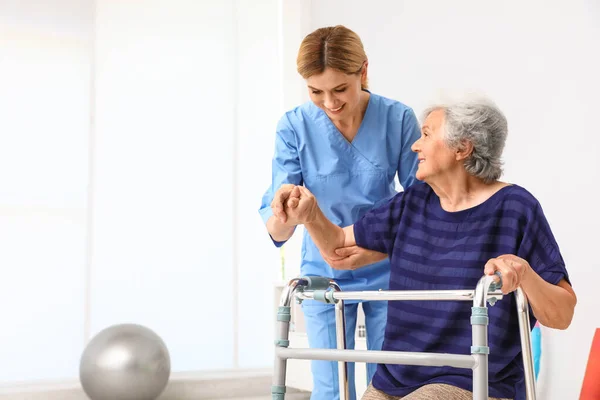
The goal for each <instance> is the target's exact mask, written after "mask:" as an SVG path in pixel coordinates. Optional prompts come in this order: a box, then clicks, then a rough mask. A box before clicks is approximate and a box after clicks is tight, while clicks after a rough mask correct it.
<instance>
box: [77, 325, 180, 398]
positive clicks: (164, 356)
mask: <svg viewBox="0 0 600 400" xmlns="http://www.w3.org/2000/svg"><path fill="white" fill-rule="evenodd" d="M170 374H171V359H170V357H169V350H168V349H167V346H166V345H165V343H164V342H163V341H162V339H161V338H160V337H159V336H158V335H157V334H156V333H154V332H153V331H152V330H150V329H148V328H146V327H144V326H141V325H136V324H121V325H114V326H111V327H108V328H106V329H104V330H103V331H101V332H99V333H98V334H97V335H96V336H95V337H94V338H93V339H92V340H91V341H90V343H89V344H88V345H87V346H86V348H85V350H84V351H83V354H82V356H81V362H80V364H79V379H80V381H81V386H83V390H84V391H85V393H86V394H87V395H88V397H89V398H90V399H91V400H155V399H156V398H157V397H158V396H159V395H160V394H161V393H162V392H163V391H164V389H165V387H166V386H167V383H168V381H169V375H170Z"/></svg>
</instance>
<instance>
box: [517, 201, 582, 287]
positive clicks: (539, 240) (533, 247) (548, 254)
mask: <svg viewBox="0 0 600 400" xmlns="http://www.w3.org/2000/svg"><path fill="white" fill-rule="evenodd" d="M517 255H518V256H519V257H521V258H523V259H525V260H527V262H529V265H531V267H532V268H533V269H534V270H535V271H536V272H537V274H538V275H540V276H541V277H542V279H544V280H545V281H546V282H549V283H552V284H557V283H558V282H560V281H561V280H562V279H563V278H564V279H566V280H567V281H568V282H569V284H570V283H571V282H570V280H569V275H568V273H567V269H566V267H565V262H564V260H563V257H562V255H561V253H560V249H559V247H558V243H557V242H556V239H555V238H554V235H553V233H552V230H551V229H550V225H549V223H548V220H547V219H546V216H545V215H544V212H543V210H542V206H541V205H540V203H538V202H537V201H536V202H535V205H534V206H533V210H532V212H531V214H530V217H529V218H528V221H527V225H526V227H525V230H524V232H523V240H522V241H521V246H520V248H519V253H518V254H517Z"/></svg>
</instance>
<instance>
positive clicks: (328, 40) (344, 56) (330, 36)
mask: <svg viewBox="0 0 600 400" xmlns="http://www.w3.org/2000/svg"><path fill="white" fill-rule="evenodd" d="M366 61H367V55H366V53H365V49H364V47H363V44H362V41H361V40H360V37H359V36H358V35H357V34H356V33H354V32H353V31H351V30H350V29H348V28H346V27H345V26H342V25H336V26H329V27H325V28H319V29H317V30H316V31H314V32H312V33H310V34H309V35H307V36H306V37H305V38H304V40H302V43H301V44H300V50H299V51H298V58H297V59H296V66H297V70H298V73H299V74H300V75H301V76H302V77H303V78H304V79H308V78H310V77H311V76H313V75H318V74H321V73H323V71H325V69H326V68H332V69H336V70H338V71H341V72H344V73H346V74H349V75H354V74H360V73H361V72H362V70H363V67H364V65H365V62H366ZM361 86H362V88H363V89H367V87H368V84H367V81H366V80H365V82H362V84H361Z"/></svg>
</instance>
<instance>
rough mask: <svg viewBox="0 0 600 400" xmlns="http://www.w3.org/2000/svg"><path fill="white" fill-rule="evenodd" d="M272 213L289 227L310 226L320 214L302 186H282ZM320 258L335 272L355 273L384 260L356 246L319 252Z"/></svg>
mask: <svg viewBox="0 0 600 400" xmlns="http://www.w3.org/2000/svg"><path fill="white" fill-rule="evenodd" d="M271 209H272V210H273V215H274V216H275V218H277V219H278V220H279V222H280V223H282V224H285V225H289V226H295V225H301V224H305V225H306V224H308V223H310V222H313V221H314V220H315V218H317V214H318V212H319V206H318V203H317V200H316V198H315V196H314V195H313V194H312V193H311V192H310V191H309V190H308V189H307V188H305V187H304V186H296V185H292V184H284V185H281V187H280V188H279V190H277V192H276V193H275V196H274V197H273V201H272V202H271ZM321 256H322V257H323V259H324V260H325V262H326V263H327V264H329V266H331V268H334V269H338V270H355V269H357V268H361V267H364V266H366V265H369V264H373V263H374V262H377V261H381V260H383V259H385V258H386V257H387V255H385V254H383V253H379V252H376V251H372V250H367V249H364V248H362V247H359V246H356V245H354V246H347V247H340V248H337V249H335V255H331V254H325V253H324V252H322V251H321Z"/></svg>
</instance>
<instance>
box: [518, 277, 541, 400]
mask: <svg viewBox="0 0 600 400" xmlns="http://www.w3.org/2000/svg"><path fill="white" fill-rule="evenodd" d="M515 298H516V300H517V313H518V316H519V332H520V334H521V353H522V354H523V369H524V373H525V391H526V393H527V400H536V396H537V395H536V392H535V373H534V368H533V356H532V352H531V324H530V323H529V302H528V301H527V297H526V296H525V293H523V290H521V288H518V289H517V290H516V291H515Z"/></svg>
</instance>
